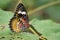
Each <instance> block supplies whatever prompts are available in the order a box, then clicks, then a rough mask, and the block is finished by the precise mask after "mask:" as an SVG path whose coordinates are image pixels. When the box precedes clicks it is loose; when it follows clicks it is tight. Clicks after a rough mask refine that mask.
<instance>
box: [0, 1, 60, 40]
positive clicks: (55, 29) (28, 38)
mask: <svg viewBox="0 0 60 40" xmlns="http://www.w3.org/2000/svg"><path fill="white" fill-rule="evenodd" d="M20 2H22V3H23V4H24V6H25V7H26V10H27V12H28V16H29V20H30V24H32V25H33V26H34V27H35V29H36V30H37V31H38V32H40V33H42V34H43V36H45V37H46V38H47V39H48V40H60V0H5V1H4V0H0V40H10V39H12V38H11V37H14V38H15V39H13V40H38V37H37V36H36V35H34V34H31V33H19V34H16V35H15V36H14V35H10V33H11V31H10V29H9V25H8V24H9V21H10V19H11V18H12V16H13V15H14V10H15V8H16V6H17V4H18V3H20ZM2 27H5V28H4V29H2ZM12 34H14V33H12ZM4 37H5V38H4ZM17 37H20V38H17Z"/></svg>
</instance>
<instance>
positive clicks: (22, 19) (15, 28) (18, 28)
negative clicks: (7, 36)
mask: <svg viewBox="0 0 60 40" xmlns="http://www.w3.org/2000/svg"><path fill="white" fill-rule="evenodd" d="M9 26H10V29H11V31H12V32H17V33H18V32H27V31H28V30H29V31H30V32H31V33H33V34H36V35H37V36H38V37H39V39H40V40H47V39H46V38H44V37H43V36H42V35H41V33H39V32H37V31H36V29H35V28H34V27H33V26H32V25H31V24H29V18H28V14H27V11H26V9H25V7H24V5H23V4H22V3H19V4H18V5H17V8H16V11H15V13H14V16H13V17H12V18H11V20H10V23H9Z"/></svg>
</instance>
